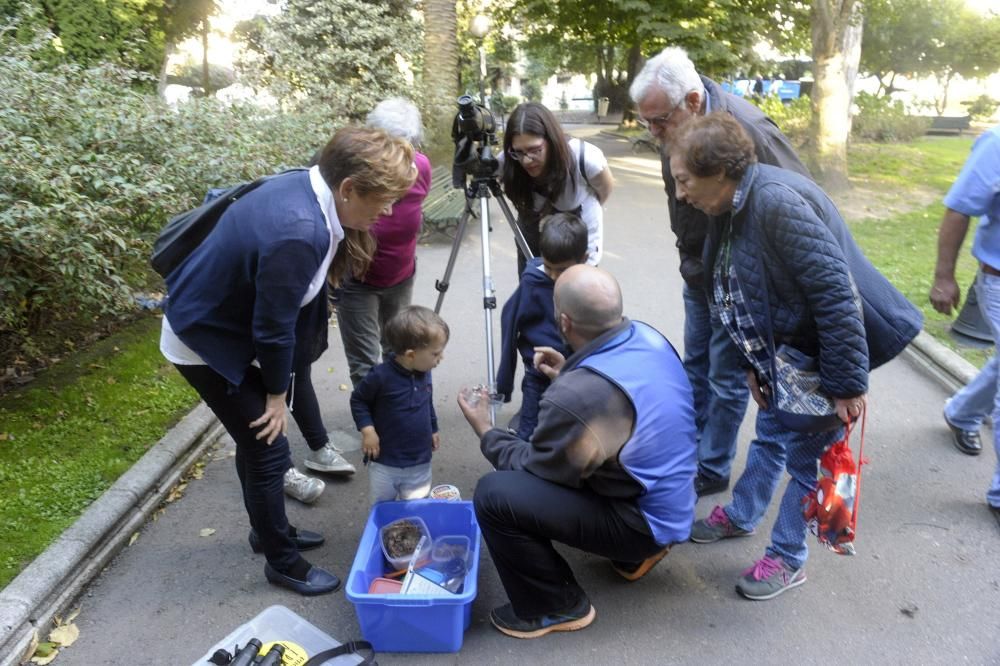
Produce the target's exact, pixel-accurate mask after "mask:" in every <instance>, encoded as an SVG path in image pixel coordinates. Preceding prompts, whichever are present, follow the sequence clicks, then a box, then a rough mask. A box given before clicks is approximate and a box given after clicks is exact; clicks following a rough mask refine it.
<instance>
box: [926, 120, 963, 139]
mask: <svg viewBox="0 0 1000 666" xmlns="http://www.w3.org/2000/svg"><path fill="white" fill-rule="evenodd" d="M971 120H972V118H971V117H970V116H934V117H933V118H931V126H930V127H928V128H927V133H928V134H958V135H959V136H961V134H962V132H964V131H965V130H967V129H969V123H970V121H971Z"/></svg>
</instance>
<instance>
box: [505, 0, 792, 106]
mask: <svg viewBox="0 0 1000 666" xmlns="http://www.w3.org/2000/svg"><path fill="white" fill-rule="evenodd" d="M785 4H786V3H783V2H765V1H763V0H717V1H715V2H706V3H700V2H699V3H696V2H687V1H686V0H562V1H560V2H550V1H549V0H511V4H510V6H509V8H507V9H506V10H505V12H504V16H505V17H506V18H507V20H509V21H510V22H512V24H513V25H515V26H516V27H518V28H519V29H520V30H521V31H522V32H523V33H524V34H525V36H526V44H525V47H526V51H527V52H528V54H529V56H531V57H532V58H533V59H538V60H540V61H542V62H546V63H548V64H549V65H550V67H551V68H552V69H553V70H556V69H562V70H569V71H578V72H584V73H596V74H597V86H596V90H595V97H604V96H606V97H609V98H610V99H611V108H612V109H621V108H623V107H624V106H627V104H628V99H627V98H628V86H629V84H630V83H631V81H632V79H633V78H634V77H635V75H636V73H637V72H638V69H639V67H640V66H641V64H642V58H643V56H644V55H648V54H651V53H655V52H656V51H658V50H660V49H661V48H663V47H664V46H667V45H668V44H673V45H677V46H683V47H685V48H686V49H687V50H688V52H689V53H690V55H691V58H692V60H694V61H695V63H696V65H697V66H698V68H699V70H700V71H701V72H703V73H704V74H706V75H709V76H712V75H715V76H720V75H723V76H724V75H727V74H730V73H733V72H734V71H739V70H742V69H745V67H746V63H747V62H748V61H749V60H751V59H752V58H753V55H752V46H753V45H754V43H755V42H756V41H757V39H758V38H759V37H760V36H761V35H763V34H765V33H766V32H769V31H770V32H773V33H774V34H775V35H777V34H778V33H779V32H780V30H779V28H780V26H783V25H784V23H785V21H784V19H780V20H778V19H776V17H782V16H785V15H786V14H789V13H790V11H789V10H788V9H787V8H785V7H784V5H785ZM788 4H790V3H788ZM775 26H778V27H775Z"/></svg>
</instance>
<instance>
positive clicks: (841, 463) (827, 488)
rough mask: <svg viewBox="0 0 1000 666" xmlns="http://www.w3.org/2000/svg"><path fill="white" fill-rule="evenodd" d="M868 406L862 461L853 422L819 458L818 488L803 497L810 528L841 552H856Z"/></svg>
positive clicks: (823, 541)
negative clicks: (853, 442) (853, 446)
mask: <svg viewBox="0 0 1000 666" xmlns="http://www.w3.org/2000/svg"><path fill="white" fill-rule="evenodd" d="M867 416H868V410H867V407H866V408H864V411H863V412H862V415H861V445H860V447H859V449H858V460H857V462H855V460H854V455H853V454H852V453H851V425H852V424H848V425H847V427H845V428H844V438H843V439H841V440H840V441H838V442H835V443H834V444H832V445H831V446H830V448H829V449H827V450H826V451H825V452H824V453H823V455H822V457H821V458H820V459H819V472H820V476H819V480H818V481H817V482H816V488H815V489H813V491H812V492H811V493H810V494H809V496H808V497H806V498H805V499H804V500H803V505H804V508H803V513H804V514H805V518H806V524H807V525H808V526H809V531H810V532H812V533H813V534H815V535H816V537H817V538H818V539H819V542H820V543H821V544H823V545H824V546H826V547H827V548H829V549H830V550H832V551H833V552H835V553H837V554H838V555H854V554H855V550H854V537H855V534H856V533H857V524H858V507H859V502H860V500H861V466H862V465H863V464H865V463H867V462H868V461H867V460H864V458H863V457H862V454H863V453H864V449H865V421H866V419H867Z"/></svg>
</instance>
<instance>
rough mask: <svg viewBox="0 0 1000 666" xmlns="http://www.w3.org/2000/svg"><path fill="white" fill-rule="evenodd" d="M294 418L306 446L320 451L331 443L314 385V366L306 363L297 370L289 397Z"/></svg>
mask: <svg viewBox="0 0 1000 666" xmlns="http://www.w3.org/2000/svg"><path fill="white" fill-rule="evenodd" d="M288 401H289V403H291V408H290V411H291V414H292V418H293V419H295V425H297V426H298V427H299V432H301V433H302V437H303V438H304V439H305V440H306V444H308V445H309V448H310V449H312V450H313V451H319V450H320V449H322V448H323V447H324V446H326V444H327V442H329V441H330V437H329V435H327V433H326V426H325V425H323V415H322V414H321V413H320V411H319V400H318V399H317V398H316V389H315V388H313V383H312V364H311V363H304V364H302V365H301V366H300V367H297V368H295V381H294V382H293V383H292V391H291V393H290V394H289V396H288Z"/></svg>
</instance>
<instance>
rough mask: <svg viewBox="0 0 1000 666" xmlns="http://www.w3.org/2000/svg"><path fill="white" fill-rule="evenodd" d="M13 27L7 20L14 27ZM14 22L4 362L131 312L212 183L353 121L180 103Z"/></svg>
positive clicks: (3, 212)
mask: <svg viewBox="0 0 1000 666" xmlns="http://www.w3.org/2000/svg"><path fill="white" fill-rule="evenodd" d="M0 28H2V26H0ZM12 34H13V31H12V30H7V31H4V30H2V29H0V54H2V55H0V91H2V92H0V369H2V368H4V367H8V366H9V365H11V364H12V363H15V362H25V361H27V362H29V363H30V362H31V361H32V360H33V359H34V358H36V357H37V356H40V355H42V354H47V353H49V354H50V353H53V349H52V348H51V345H52V340H51V338H57V339H58V338H60V337H62V338H65V337H67V335H66V333H65V332H61V330H63V329H64V330H70V331H72V330H76V329H77V328H79V329H81V330H85V329H86V328H88V327H91V328H92V327H93V326H94V322H95V321H98V320H102V319H106V318H109V317H111V318H113V317H117V316H121V315H123V314H125V313H128V312H129V311H130V310H132V309H133V307H134V306H133V305H132V299H133V294H134V293H135V292H137V291H142V290H144V289H147V288H149V287H150V286H151V285H155V282H154V281H153V276H152V275H151V272H150V270H149V269H148V265H147V258H148V255H149V250H150V244H151V241H152V239H153V238H154V237H155V235H156V232H157V231H158V230H159V229H160V228H161V227H162V225H163V223H164V221H165V220H166V219H167V218H168V217H169V216H170V215H172V214H174V213H176V212H178V211H181V210H184V209H186V208H189V207H191V206H192V205H194V204H196V203H197V202H198V201H200V199H201V197H202V196H203V195H204V193H205V191H206V190H207V189H208V188H209V187H214V186H218V185H223V184H228V183H233V182H238V181H240V180H247V179H250V178H253V177H256V176H258V175H261V174H263V173H268V172H272V171H274V170H277V169H280V168H283V167H286V166H291V165H299V164H302V163H303V162H304V161H306V160H308V158H309V157H310V156H311V155H312V153H313V152H314V151H315V150H316V148H317V147H319V146H320V145H322V142H323V141H324V140H325V139H326V138H328V137H329V135H330V134H331V132H332V130H333V129H334V128H335V126H336V125H338V124H339V122H340V121H339V120H338V119H334V118H330V117H328V116H326V117H325V116H324V114H323V113H322V112H318V111H313V112H306V113H299V114H296V115H287V114H284V115H283V114H279V113H277V112H272V111H267V110H263V109H261V108H260V107H257V106H255V105H252V104H235V105H226V104H223V103H221V102H218V101H216V100H212V99H200V100H193V101H190V102H187V103H184V104H182V105H180V106H179V107H178V108H176V109H174V108H171V107H169V106H168V105H166V104H165V103H163V102H162V101H161V100H160V99H159V98H158V97H157V96H156V95H155V94H153V93H152V92H151V88H152V85H151V82H150V81H148V79H144V78H143V75H141V74H139V73H137V72H134V71H129V70H125V69H122V68H119V67H115V66H112V65H104V66H100V67H95V68H89V69H85V68H81V67H79V66H77V65H73V64H54V65H53V64H51V63H45V62H44V61H43V60H42V59H41V58H38V57H36V55H37V54H38V53H39V52H40V51H42V50H43V49H44V47H45V43H46V42H45V39H44V37H42V38H39V39H36V40H35V41H34V42H32V43H28V44H23V43H20V42H19V41H17V40H15V39H13V38H12Z"/></svg>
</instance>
